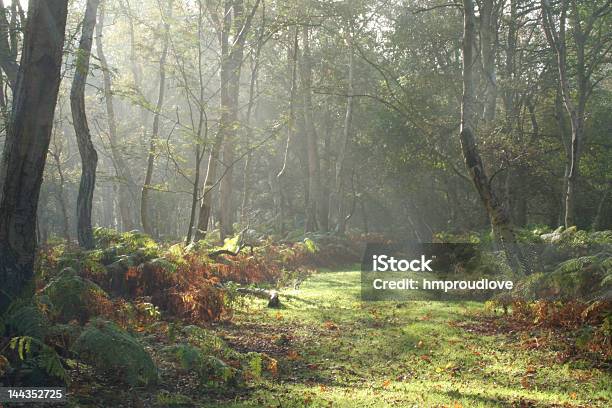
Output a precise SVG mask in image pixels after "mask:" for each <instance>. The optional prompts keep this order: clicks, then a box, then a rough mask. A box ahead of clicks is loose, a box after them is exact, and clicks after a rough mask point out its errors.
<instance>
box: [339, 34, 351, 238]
mask: <svg viewBox="0 0 612 408" xmlns="http://www.w3.org/2000/svg"><path fill="white" fill-rule="evenodd" d="M352 35H353V32H352V27H351V30H350V36H351V38H349V66H348V87H347V91H346V93H347V95H348V96H347V98H346V114H345V116H344V129H343V132H342V141H341V142H340V151H339V154H338V161H337V162H336V194H337V196H338V227H337V231H338V232H339V233H341V234H344V233H345V232H346V222H347V219H346V215H347V214H346V212H347V209H346V202H345V199H344V198H345V197H344V187H345V183H346V180H345V179H346V173H347V172H346V169H345V167H346V155H347V150H348V145H349V141H350V138H351V127H352V125H353V104H354V99H355V98H354V97H353V77H354V71H355V59H354V58H353V38H352Z"/></svg>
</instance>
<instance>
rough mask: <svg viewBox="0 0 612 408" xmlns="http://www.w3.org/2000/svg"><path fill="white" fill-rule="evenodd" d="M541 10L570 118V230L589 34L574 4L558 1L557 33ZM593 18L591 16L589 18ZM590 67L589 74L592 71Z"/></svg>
mask: <svg viewBox="0 0 612 408" xmlns="http://www.w3.org/2000/svg"><path fill="white" fill-rule="evenodd" d="M569 3H571V5H572V14H573V22H572V25H571V26H572V30H573V37H574V45H575V49H576V82H577V90H576V91H577V92H576V97H575V98H576V100H577V103H574V98H573V96H572V92H571V87H570V80H569V73H568V68H567V40H566V26H567V21H568V8H569V7H570V4H569ZM541 9H542V22H543V24H542V26H543V28H544V32H545V34H546V38H547V40H548V43H549V44H550V46H551V47H552V48H553V49H554V51H555V53H556V56H557V74H558V79H559V87H560V90H561V96H562V97H563V104H564V106H565V109H566V110H567V113H568V115H569V118H570V125H571V141H570V144H569V145H570V149H569V152H570V159H569V165H568V167H569V169H568V172H567V177H566V179H565V180H564V188H565V203H564V204H565V220H564V221H565V227H566V228H568V227H571V226H573V225H575V223H576V220H575V201H576V187H577V185H578V177H579V166H580V156H581V150H582V149H581V147H582V144H583V139H584V111H585V107H586V101H587V98H588V94H589V76H588V74H587V68H586V64H585V48H586V39H587V36H588V34H589V33H585V32H583V30H582V25H581V24H582V22H581V17H580V12H579V9H578V5H577V4H576V2H575V1H571V0H561V2H560V16H559V19H558V20H559V29H558V31H557V27H556V23H555V19H554V18H553V15H552V11H551V9H550V5H549V4H548V2H547V1H546V0H542V2H541ZM591 17H593V18H594V16H591ZM592 68H593V67H591V68H590V69H591V71H592Z"/></svg>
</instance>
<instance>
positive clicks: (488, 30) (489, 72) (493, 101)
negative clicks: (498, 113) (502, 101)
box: [480, 0, 497, 125]
mask: <svg viewBox="0 0 612 408" xmlns="http://www.w3.org/2000/svg"><path fill="white" fill-rule="evenodd" d="M496 44H497V10H496V7H495V2H494V0H483V1H482V3H481V10H480V48H481V53H480V54H481V60H482V68H483V73H484V80H485V91H484V112H483V118H484V121H485V123H486V124H488V125H491V124H492V123H493V121H494V120H495V110H496V107H497V75H496V72H495V45H496Z"/></svg>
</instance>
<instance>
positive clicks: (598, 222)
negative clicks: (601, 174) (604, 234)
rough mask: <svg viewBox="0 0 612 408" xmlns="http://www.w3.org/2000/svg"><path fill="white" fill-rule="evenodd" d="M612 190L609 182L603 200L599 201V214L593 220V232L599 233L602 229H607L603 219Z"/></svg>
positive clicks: (611, 183) (611, 184)
mask: <svg viewBox="0 0 612 408" xmlns="http://www.w3.org/2000/svg"><path fill="white" fill-rule="evenodd" d="M611 190H612V182H608V185H607V186H606V189H605V190H604V192H603V194H602V195H601V199H600V200H599V205H598V206H597V213H596V214H595V218H593V225H592V226H591V228H592V229H593V231H598V230H600V229H602V228H605V227H607V226H606V225H602V224H603V217H604V213H605V210H606V203H607V201H608V197H609V196H610V191H611Z"/></svg>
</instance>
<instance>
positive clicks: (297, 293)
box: [206, 271, 612, 407]
mask: <svg viewBox="0 0 612 408" xmlns="http://www.w3.org/2000/svg"><path fill="white" fill-rule="evenodd" d="M359 277H360V274H359V272H358V271H326V272H321V273H318V274H316V275H313V276H312V277H310V278H309V279H308V280H306V281H305V282H303V283H302V285H301V286H300V287H299V289H296V290H286V291H283V292H282V293H281V300H282V302H283V308H282V309H280V310H274V309H268V308H266V307H265V302H263V301H260V300H253V302H252V303H246V304H245V305H243V306H242V307H241V308H240V309H239V310H238V311H237V313H236V315H235V318H234V324H232V325H230V326H228V327H220V328H218V329H217V330H218V332H219V334H220V335H221V336H222V337H224V338H225V339H226V340H227V341H228V343H230V345H232V346H234V347H236V348H238V349H244V350H255V351H261V352H265V353H267V354H268V355H270V356H271V357H274V358H275V359H277V360H278V367H279V369H278V370H279V371H278V375H277V376H276V377H273V376H271V375H267V376H264V377H263V378H262V379H260V380H258V381H257V383H256V384H253V385H252V386H250V388H249V390H248V392H247V393H246V394H241V395H239V396H236V397H235V399H234V400H231V401H224V402H216V403H214V404H206V406H218V407H262V406H263V407H304V406H311V407H330V406H333V407H389V406H398V407H443V406H445V407H497V406H499V407H513V406H517V407H532V406H533V407H551V406H553V407H554V406H560V407H561V406H562V407H599V406H601V407H604V406H610V403H611V398H612V374H611V373H609V372H604V371H602V370H599V369H596V368H590V366H589V364H588V363H587V362H581V361H573V362H568V363H563V364H561V363H558V362H557V360H556V355H557V353H556V351H555V350H554V348H552V347H545V346H540V345H539V342H538V341H537V340H534V339H532V338H530V337H529V335H525V334H518V333H501V334H500V333H495V332H491V333H486V332H485V333H483V331H482V330H478V319H477V315H478V314H479V313H482V311H483V305H482V304H481V303H478V302H424V301H423V302H416V301H413V302H404V303H400V302H394V301H381V302H362V301H361V300H360V282H359ZM540 341H541V342H542V343H544V342H545V340H544V339H541V340H540ZM534 344H535V346H534Z"/></svg>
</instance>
